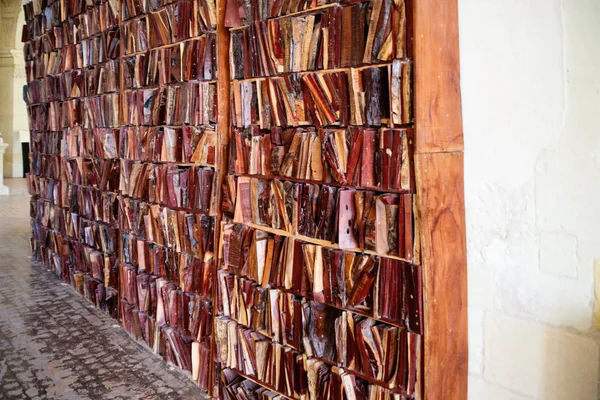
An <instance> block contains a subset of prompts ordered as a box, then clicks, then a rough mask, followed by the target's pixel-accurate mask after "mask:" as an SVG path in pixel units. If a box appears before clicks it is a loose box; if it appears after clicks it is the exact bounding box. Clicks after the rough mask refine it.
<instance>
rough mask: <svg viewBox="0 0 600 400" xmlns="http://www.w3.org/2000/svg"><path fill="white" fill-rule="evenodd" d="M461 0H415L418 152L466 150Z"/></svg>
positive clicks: (414, 44)
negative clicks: (459, 21) (461, 87)
mask: <svg viewBox="0 0 600 400" xmlns="http://www.w3.org/2000/svg"><path fill="white" fill-rule="evenodd" d="M456 3H457V0H415V1H414V5H413V29H414V32H413V35H414V36H413V41H414V43H413V46H414V57H415V77H414V78H415V86H414V87H415V103H414V107H415V125H416V127H417V129H418V131H419V132H418V134H417V136H416V149H415V151H416V152H417V153H429V152H436V151H460V150H463V147H464V142H463V130H462V129H463V128H462V112H461V98H460V57H459V51H458V7H457V4H456Z"/></svg>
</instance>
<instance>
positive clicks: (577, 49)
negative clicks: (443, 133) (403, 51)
mask: <svg viewBox="0 0 600 400" xmlns="http://www.w3.org/2000/svg"><path fill="white" fill-rule="evenodd" d="M459 5H460V29H461V32H460V34H461V43H460V44H461V63H462V91H463V107H464V126H465V143H466V145H465V147H466V150H465V153H466V168H465V170H466V172H465V174H466V176H465V180H466V209H467V240H468V262H469V329H470V332H469V340H470V359H469V362H470V386H469V390H470V396H469V398H470V399H472V400H524V399H578V400H588V399H597V398H598V358H599V347H598V344H599V337H598V334H597V330H596V328H595V327H594V323H593V321H594V314H593V310H594V264H595V263H596V265H598V261H597V260H598V259H600V235H598V233H597V227H598V226H600V212H598V211H597V210H596V208H597V207H598V204H600V186H599V185H598V184H599V183H600V134H599V132H600V130H599V128H600V116H599V111H600V74H599V72H600V51H599V47H598V43H597V38H598V37H600V24H599V23H598V21H599V20H600V3H598V2H597V1H594V0H572V1H568V0H562V1H560V0H529V1H516V0H510V1H501V0H483V1H482V0H459ZM597 268H598V267H597Z"/></svg>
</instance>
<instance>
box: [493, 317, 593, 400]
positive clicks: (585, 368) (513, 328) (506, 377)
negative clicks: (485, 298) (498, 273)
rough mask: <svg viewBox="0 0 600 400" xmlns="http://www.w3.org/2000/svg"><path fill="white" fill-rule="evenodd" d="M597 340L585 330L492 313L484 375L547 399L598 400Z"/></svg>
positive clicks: (519, 390)
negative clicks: (553, 326) (579, 333)
mask: <svg viewBox="0 0 600 400" xmlns="http://www.w3.org/2000/svg"><path fill="white" fill-rule="evenodd" d="M598 361H599V349H598V344H597V343H595V342H594V341H593V340H592V339H590V338H587V337H585V336H582V335H577V334H573V333H570V332H566V331H563V330H560V329H556V328H550V327H548V326H545V325H542V324H538V323H534V322H527V321H522V320H519V319H516V318H511V317H507V316H502V315H499V314H495V313H488V314H487V316H486V321H485V357H484V378H485V379H486V380H488V381H490V382H491V383H494V384H496V385H498V386H500V387H503V388H507V389H509V390H510V391H511V392H514V393H519V394H522V395H524V396H529V397H533V398H536V399H537V398H540V399H544V400H567V399H569V400H570V399H578V400H594V399H596V394H597V386H598Z"/></svg>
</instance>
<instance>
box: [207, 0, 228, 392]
mask: <svg viewBox="0 0 600 400" xmlns="http://www.w3.org/2000/svg"><path fill="white" fill-rule="evenodd" d="M226 9H227V0H217V110H218V120H217V152H216V154H217V159H216V167H217V182H216V187H213V190H216V191H217V196H216V204H215V210H216V213H217V214H216V217H215V246H214V249H215V254H216V255H215V257H216V262H215V270H214V272H213V286H212V287H213V296H212V301H213V313H212V320H213V334H212V340H211V350H210V367H211V369H210V378H209V379H210V380H209V382H211V388H210V392H209V395H210V396H212V397H213V398H215V399H217V398H219V392H218V387H219V384H218V379H219V377H215V376H213V375H214V374H215V373H216V369H215V352H216V343H217V336H216V331H215V319H216V317H217V313H218V307H217V301H218V300H217V297H218V296H217V285H218V281H217V271H218V269H219V265H220V263H221V250H220V248H221V243H220V242H221V219H222V217H223V213H222V212H221V196H222V185H223V179H224V178H225V176H226V175H227V161H228V153H229V134H230V126H231V110H230V104H231V101H230V88H231V85H230V71H229V29H228V28H226V27H225V11H226ZM215 380H217V385H215ZM215 386H216V387H215Z"/></svg>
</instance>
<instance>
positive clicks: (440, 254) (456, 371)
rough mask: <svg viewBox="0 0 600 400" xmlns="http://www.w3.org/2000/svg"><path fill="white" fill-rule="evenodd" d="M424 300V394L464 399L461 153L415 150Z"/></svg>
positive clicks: (428, 398)
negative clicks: (422, 152) (426, 152)
mask: <svg viewBox="0 0 600 400" xmlns="http://www.w3.org/2000/svg"><path fill="white" fill-rule="evenodd" d="M415 166H416V173H417V192H418V204H419V220H420V221H419V222H420V224H421V225H420V233H421V249H422V253H421V257H422V258H421V261H422V265H423V277H424V279H423V302H424V313H425V314H424V325H425V333H424V364H423V366H424V371H423V372H424V377H423V378H424V399H425V400H437V399H444V400H466V398H467V374H468V343H467V260H466V238H465V207H464V180H463V177H464V165H463V153H462V152H453V153H433V154H416V155H415Z"/></svg>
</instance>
